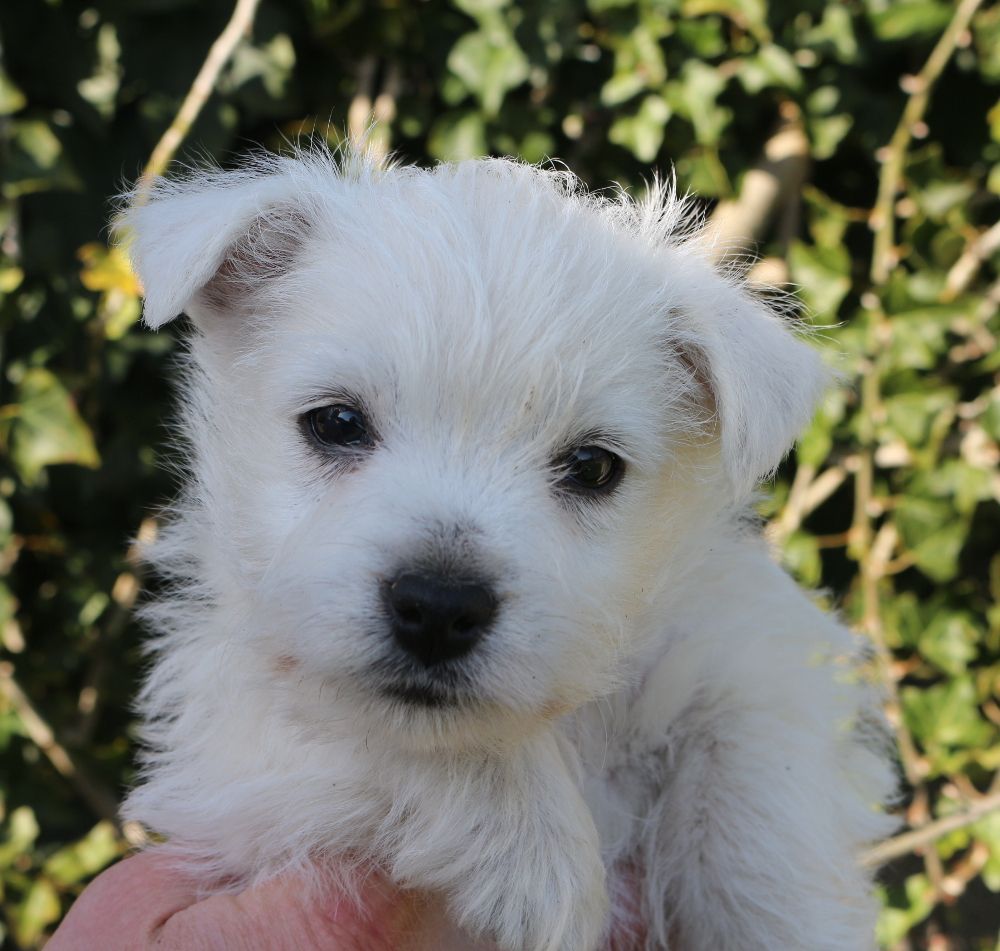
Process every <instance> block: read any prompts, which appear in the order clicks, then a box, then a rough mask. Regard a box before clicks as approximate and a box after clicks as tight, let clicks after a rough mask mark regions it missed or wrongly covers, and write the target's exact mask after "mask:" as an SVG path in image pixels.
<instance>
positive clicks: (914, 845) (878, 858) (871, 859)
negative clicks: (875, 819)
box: [862, 792, 1000, 867]
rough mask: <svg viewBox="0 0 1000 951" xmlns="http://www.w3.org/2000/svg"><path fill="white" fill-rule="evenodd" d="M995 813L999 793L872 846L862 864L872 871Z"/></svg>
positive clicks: (998, 804)
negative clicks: (875, 867)
mask: <svg viewBox="0 0 1000 951" xmlns="http://www.w3.org/2000/svg"><path fill="white" fill-rule="evenodd" d="M997 810H1000V792H994V793H990V794H989V795H986V796H982V797H981V798H980V799H977V800H976V801H975V802H973V803H971V804H970V805H969V806H968V807H967V808H966V809H963V810H962V811H961V812H956V813H955V814H954V815H950V816H944V817H943V818H941V819H935V820H934V821H933V822H928V823H925V824H924V825H922V826H918V827H917V828H916V829H911V830H910V831H909V832H903V833H901V834H900V835H897V836H894V837H893V838H891V839H887V840H886V841H885V842H882V843H881V844H879V845H876V846H875V847H874V848H872V849H869V850H868V851H867V852H866V853H865V854H864V856H863V857H862V862H863V863H864V864H865V865H868V866H872V867H874V866H878V865H884V864H885V863H886V862H891V861H892V860H893V859H898V858H900V857H901V856H904V855H909V854H910V853H911V852H916V851H919V850H920V849H923V848H926V847H927V846H929V845H932V844H933V843H935V842H936V841H937V840H938V839H941V838H943V837H944V836H946V835H948V834H949V833H951V832H956V831H957V830H958V829H964V828H966V826H970V825H972V824H973V823H975V822H978V821H979V820H980V819H982V818H983V817H984V816H987V815H989V814H990V813H991V812H996V811H997Z"/></svg>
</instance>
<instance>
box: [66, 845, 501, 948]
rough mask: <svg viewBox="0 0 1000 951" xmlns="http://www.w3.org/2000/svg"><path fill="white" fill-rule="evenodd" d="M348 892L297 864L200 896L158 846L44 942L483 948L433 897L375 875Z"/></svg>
mask: <svg viewBox="0 0 1000 951" xmlns="http://www.w3.org/2000/svg"><path fill="white" fill-rule="evenodd" d="M359 890H360V895H359V900H358V901H354V900H351V899H349V898H346V897H345V896H343V895H340V894H337V893H336V892H333V891H331V890H328V891H326V892H323V891H322V890H313V891H308V890H307V889H306V887H305V885H304V883H303V881H302V879H301V878H299V877H298V876H296V875H294V874H289V875H285V876H281V877H278V878H275V879H272V880H270V881H267V882H264V883H263V884H261V885H256V886H253V887H252V888H249V889H247V890H246V891H243V892H240V893H238V894H221V895H213V896H211V897H209V898H206V899H202V900H199V899H198V896H197V889H196V886H195V883H194V882H193V881H191V879H189V878H187V877H185V875H184V874H183V872H182V871H181V870H179V869H178V868H176V867H175V866H174V864H173V863H172V862H171V860H170V859H169V858H168V857H166V856H164V855H162V854H160V853H158V852H156V851H155V850H154V851H150V852H144V853H142V854H140V855H136V856H133V857H132V858H128V859H125V860H124V861H122V862H119V863H118V864H117V865H114V866H112V867H111V868H109V869H108V870H107V871H106V872H104V873H103V874H102V875H100V876H98V878H96V879H95V880H94V881H93V882H91V884H90V885H89V886H88V887H87V888H86V890H85V891H84V892H83V894H82V895H81V896H80V897H79V898H78V899H77V901H76V903H75V904H74V905H73V907H72V908H71V909H70V911H69V913H68V914H67V915H66V918H65V919H64V921H63V923H62V924H61V925H60V927H59V929H58V930H57V931H56V933H55V935H53V937H52V938H51V940H50V941H49V942H48V944H47V945H46V951H91V949H93V951H154V949H155V951H320V949H322V951H390V949H391V951H476V949H479V951H489V948H490V946H489V945H485V944H477V943H474V942H473V941H472V940H471V939H470V938H469V937H468V936H465V935H462V934H461V933H460V932H458V931H457V930H456V929H455V928H454V927H453V926H451V925H450V924H449V923H448V920H447V918H446V916H445V914H444V910H443V907H442V905H441V903H440V902H439V901H436V900H434V899H433V898H430V897H428V896H425V895H421V894H419V893H416V892H405V891H401V890H399V889H397V888H395V887H394V886H392V885H391V884H389V883H388V882H387V881H386V880H385V879H384V878H382V877H380V876H378V875H371V876H369V877H368V879H367V880H366V881H365V882H364V883H363V884H361V885H360V889H359Z"/></svg>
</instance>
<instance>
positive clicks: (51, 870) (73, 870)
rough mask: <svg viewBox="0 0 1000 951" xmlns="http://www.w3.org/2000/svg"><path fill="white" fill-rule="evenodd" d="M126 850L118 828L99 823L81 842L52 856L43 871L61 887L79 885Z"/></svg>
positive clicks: (109, 824) (108, 823)
mask: <svg viewBox="0 0 1000 951" xmlns="http://www.w3.org/2000/svg"><path fill="white" fill-rule="evenodd" d="M122 848H123V846H122V843H121V840H120V839H119V838H118V836H117V834H116V833H115V827H114V826H113V825H112V824H111V823H110V822H107V821H104V822H99V823H97V825H96V826H94V828H93V829H91V830H90V832H88V833H87V834H86V835H85V836H84V837H83V838H82V839H80V841H79V842H75V843H74V844H73V845H68V846H66V847H65V848H62V849H60V850H59V851H58V852H55V853H53V854H52V855H51V856H49V858H48V859H47V860H46V862H45V865H44V866H42V871H43V872H44V873H45V874H46V875H48V876H49V877H50V878H51V879H52V880H53V881H54V882H56V883H58V884H60V885H76V884H78V883H80V882H82V881H84V880H85V879H88V878H90V877H91V876H93V875H96V874H97V873H98V872H99V871H101V869H103V868H105V867H106V866H108V865H109V864H110V863H111V862H112V861H113V860H114V859H116V858H117V857H118V856H119V855H121V854H122Z"/></svg>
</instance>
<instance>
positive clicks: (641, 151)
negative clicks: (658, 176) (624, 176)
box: [608, 96, 670, 162]
mask: <svg viewBox="0 0 1000 951" xmlns="http://www.w3.org/2000/svg"><path fill="white" fill-rule="evenodd" d="M669 118H670V107H669V106H668V105H667V104H666V102H665V101H664V100H663V99H661V98H660V97H659V96H647V97H646V98H645V99H643V101H642V105H640V106H639V111H638V112H636V114H635V115H633V116H622V117H621V118H619V119H616V120H615V121H614V123H613V124H612V126H611V129H610V131H609V132H608V138H609V139H610V140H611V141H612V142H614V143H615V145H621V146H624V147H625V148H627V149H628V150H629V151H630V152H631V153H632V154H633V155H634V156H635V157H636V158H637V159H639V160H640V161H642V162H652V161H653V160H654V159H655V158H656V156H657V154H658V153H659V151H660V146H661V145H662V144H663V130H664V126H665V125H666V124H667V120H668V119H669Z"/></svg>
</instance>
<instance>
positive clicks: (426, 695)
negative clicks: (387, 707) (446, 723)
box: [382, 682, 463, 710]
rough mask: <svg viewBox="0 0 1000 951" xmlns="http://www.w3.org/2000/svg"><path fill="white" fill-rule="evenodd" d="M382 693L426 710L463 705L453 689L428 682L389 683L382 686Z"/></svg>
mask: <svg viewBox="0 0 1000 951" xmlns="http://www.w3.org/2000/svg"><path fill="white" fill-rule="evenodd" d="M382 694H383V695H384V696H386V697H388V698H390V699H392V700H399V701H401V702H403V703H405V704H408V705H410V706H414V707H423V708H425V709H428V710H443V709H454V708H456V707H459V706H462V705H463V698H462V697H461V696H459V695H458V694H456V693H455V691H454V690H448V689H443V688H441V687H436V686H431V685H428V684H413V683H403V682H400V683H391V684H385V685H384V686H383V687H382Z"/></svg>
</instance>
